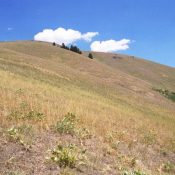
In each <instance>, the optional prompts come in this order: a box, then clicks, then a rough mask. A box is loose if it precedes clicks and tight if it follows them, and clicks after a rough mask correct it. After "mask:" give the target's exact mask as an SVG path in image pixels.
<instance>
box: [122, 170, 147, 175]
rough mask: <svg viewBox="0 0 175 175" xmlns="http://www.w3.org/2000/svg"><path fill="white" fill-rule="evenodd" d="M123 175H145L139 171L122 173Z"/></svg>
mask: <svg viewBox="0 0 175 175" xmlns="http://www.w3.org/2000/svg"><path fill="white" fill-rule="evenodd" d="M123 175H146V174H145V173H143V172H141V171H134V172H128V171H125V172H124V173H123Z"/></svg>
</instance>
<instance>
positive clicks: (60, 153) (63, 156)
mask: <svg viewBox="0 0 175 175" xmlns="http://www.w3.org/2000/svg"><path fill="white" fill-rule="evenodd" d="M85 152H86V150H83V151H82V150H80V149H78V147H76V146H75V145H73V144H69V145H68V146H65V147H64V146H62V145H58V146H57V147H56V148H55V149H53V150H51V157H50V159H51V160H52V161H53V162H56V163H58V164H59V166H60V167H70V168H75V167H76V166H77V165H80V164H85V162H84V160H85V156H84V154H85Z"/></svg>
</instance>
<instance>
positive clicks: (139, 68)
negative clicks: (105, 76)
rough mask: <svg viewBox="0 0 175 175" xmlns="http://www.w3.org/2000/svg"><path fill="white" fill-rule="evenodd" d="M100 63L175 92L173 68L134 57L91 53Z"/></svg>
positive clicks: (174, 70) (174, 72) (174, 71)
mask: <svg viewBox="0 0 175 175" xmlns="http://www.w3.org/2000/svg"><path fill="white" fill-rule="evenodd" d="M93 55H94V57H95V58H96V59H98V60H99V61H100V62H103V63H104V64H106V65H108V66H110V67H112V68H114V69H117V70H121V71H123V72H125V73H128V74H130V75H133V76H135V77H137V78H140V79H142V80H145V81H147V82H149V83H151V84H152V85H153V86H155V87H159V88H167V89H170V90H173V91H175V68H172V67H168V66H165V65H161V64H158V63H154V62H151V61H147V60H144V59H140V58H137V57H134V56H127V55H121V54H110V53H95V52H94V53H93Z"/></svg>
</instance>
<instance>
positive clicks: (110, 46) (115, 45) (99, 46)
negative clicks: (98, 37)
mask: <svg viewBox="0 0 175 175" xmlns="http://www.w3.org/2000/svg"><path fill="white" fill-rule="evenodd" d="M130 43H131V40H129V39H122V40H119V41H116V40H112V39H111V40H107V41H94V42H92V44H91V46H90V47H91V50H92V51H96V52H114V51H119V50H127V49H128V48H129V44H130Z"/></svg>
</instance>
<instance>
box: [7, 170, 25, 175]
mask: <svg viewBox="0 0 175 175" xmlns="http://www.w3.org/2000/svg"><path fill="white" fill-rule="evenodd" d="M6 175H24V174H23V173H20V172H17V171H11V172H8V173H7V174H6Z"/></svg>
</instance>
